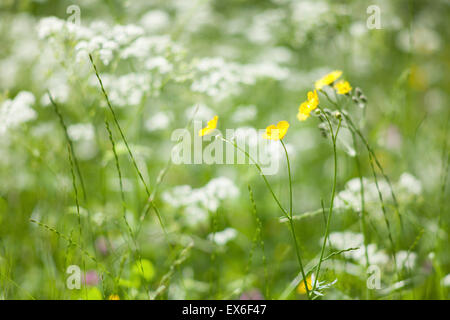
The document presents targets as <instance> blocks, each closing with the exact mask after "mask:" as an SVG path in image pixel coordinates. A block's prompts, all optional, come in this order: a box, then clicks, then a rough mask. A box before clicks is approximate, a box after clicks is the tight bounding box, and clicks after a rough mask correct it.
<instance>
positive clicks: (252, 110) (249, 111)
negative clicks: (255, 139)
mask: <svg viewBox="0 0 450 320" xmlns="http://www.w3.org/2000/svg"><path fill="white" fill-rule="evenodd" d="M257 113H258V110H257V108H256V106H255V105H248V106H238V107H237V109H236V111H235V112H234V113H233V115H232V116H231V119H232V120H233V121H234V122H236V123H240V122H247V121H251V120H253V119H255V117H256V115H257Z"/></svg>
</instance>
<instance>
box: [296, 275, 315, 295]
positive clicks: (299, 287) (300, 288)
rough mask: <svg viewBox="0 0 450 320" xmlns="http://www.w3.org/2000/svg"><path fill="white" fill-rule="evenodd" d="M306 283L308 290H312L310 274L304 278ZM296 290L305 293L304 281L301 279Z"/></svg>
mask: <svg viewBox="0 0 450 320" xmlns="http://www.w3.org/2000/svg"><path fill="white" fill-rule="evenodd" d="M306 284H307V286H308V290H312V279H311V276H309V277H308V278H306ZM297 292H298V293H299V294H306V288H305V282H304V281H303V280H302V281H300V283H299V285H298V287H297Z"/></svg>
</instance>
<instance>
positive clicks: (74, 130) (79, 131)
mask: <svg viewBox="0 0 450 320" xmlns="http://www.w3.org/2000/svg"><path fill="white" fill-rule="evenodd" d="M67 134H68V135H69V137H70V139H71V140H73V141H81V140H93V139H94V137H95V130H94V126H93V125H92V124H90V123H77V124H72V125H70V126H68V127H67Z"/></svg>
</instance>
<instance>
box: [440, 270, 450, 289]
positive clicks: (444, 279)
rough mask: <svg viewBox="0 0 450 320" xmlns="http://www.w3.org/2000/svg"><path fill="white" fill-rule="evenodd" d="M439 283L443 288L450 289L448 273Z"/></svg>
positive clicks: (449, 275)
mask: <svg viewBox="0 0 450 320" xmlns="http://www.w3.org/2000/svg"><path fill="white" fill-rule="evenodd" d="M441 283H442V285H443V286H445V287H450V273H449V274H448V275H446V276H445V277H444V278H442V281H441Z"/></svg>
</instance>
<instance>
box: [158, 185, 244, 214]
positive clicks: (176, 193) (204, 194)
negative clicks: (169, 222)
mask: <svg viewBox="0 0 450 320" xmlns="http://www.w3.org/2000/svg"><path fill="white" fill-rule="evenodd" d="M238 195H239V189H238V188H237V187H236V186H235V184H234V183H233V181H231V180H230V179H228V178H226V177H219V178H215V179H212V180H211V181H209V182H208V183H207V184H206V185H205V186H204V187H201V188H197V189H193V188H191V187H190V186H189V185H182V186H177V187H174V188H173V189H172V190H171V191H167V192H164V193H163V194H162V198H163V200H164V201H165V202H167V203H169V204H170V205H172V206H173V207H176V208H178V207H183V206H186V207H187V206H199V207H202V208H204V209H207V210H209V211H213V212H215V211H216V210H217V208H218V207H219V205H220V201H222V200H225V199H232V198H235V197H237V196H238Z"/></svg>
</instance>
